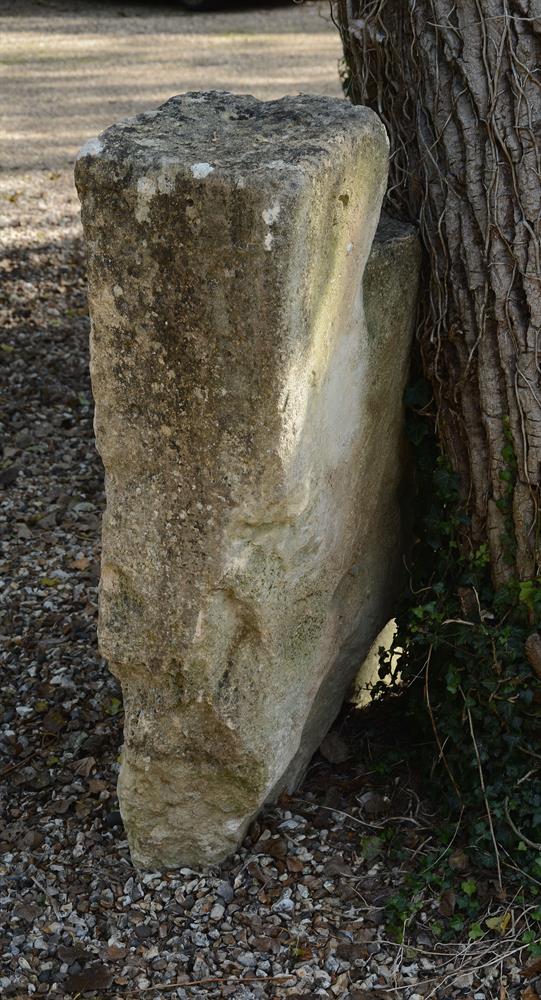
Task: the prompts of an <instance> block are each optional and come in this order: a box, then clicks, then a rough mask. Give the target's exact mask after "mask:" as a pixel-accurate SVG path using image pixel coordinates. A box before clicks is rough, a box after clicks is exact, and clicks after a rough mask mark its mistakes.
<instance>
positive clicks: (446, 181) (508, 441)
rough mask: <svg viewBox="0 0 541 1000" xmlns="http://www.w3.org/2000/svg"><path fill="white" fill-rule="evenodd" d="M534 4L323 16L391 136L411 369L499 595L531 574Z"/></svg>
mask: <svg viewBox="0 0 541 1000" xmlns="http://www.w3.org/2000/svg"><path fill="white" fill-rule="evenodd" d="M538 4H539V0H455V2H452V0H337V2H336V3H335V5H334V6H335V12H336V14H337V20H338V24H339V27H340V30H341V33H342V39H343V44H344V52H345V57H346V64H347V70H348V88H349V96H350V97H351V98H352V100H353V101H354V102H356V103H362V104H367V105H369V106H370V107H372V108H374V109H375V110H376V111H377V112H378V113H379V115H380V116H381V118H382V119H383V121H384V123H385V125H386V127H387V129H388V132H389V137H390V140H391V149H392V160H391V177H390V185H389V191H388V196H387V202H388V203H387V211H389V212H390V214H392V215H395V216H397V217H399V218H403V219H404V218H406V219H408V220H413V221H416V222H417V224H418V225H419V227H420V232H421V237H422V240H423V244H424V247H425V251H426V270H425V277H424V281H425V284H424V294H423V295H422V299H421V313H420V323H419V342H420V348H421V356H422V363H423V367H424V371H425V374H426V375H427V377H428V378H429V380H430V382H431V384H432V387H433V391H434V397H435V401H436V404H437V412H438V417H437V430H438V435H439V438H440V441H441V443H442V447H443V450H444V452H445V454H446V455H447V457H448V459H449V460H450V462H451V464H452V466H453V467H454V469H455V470H456V472H457V473H458V474H459V476H460V479H461V483H462V486H463V490H464V497H465V500H466V502H467V505H468V509H469V512H470V514H471V532H470V534H469V543H470V544H471V545H472V547H473V548H477V547H478V546H479V545H480V544H482V543H483V542H484V543H486V544H487V546H488V552H489V556H490V564H491V569H492V575H493V579H494V582H495V584H496V585H501V584H502V583H503V582H505V581H506V580H508V579H510V578H512V577H518V578H519V579H530V578H532V577H534V576H536V575H537V574H538V573H539V571H540V569H541V565H540V539H539V533H540V515H539V505H540V500H541V495H540V478H541V336H540V327H541V285H540V278H541V267H540V256H541V249H540V239H539V235H540V234H539V217H540V207H541V206H540V176H541V174H540V162H541V154H540V138H541V90H540V80H539V66H540V64H541V45H540V39H541V12H540V8H539V6H538ZM535 9H537V15H535V14H534V10H535Z"/></svg>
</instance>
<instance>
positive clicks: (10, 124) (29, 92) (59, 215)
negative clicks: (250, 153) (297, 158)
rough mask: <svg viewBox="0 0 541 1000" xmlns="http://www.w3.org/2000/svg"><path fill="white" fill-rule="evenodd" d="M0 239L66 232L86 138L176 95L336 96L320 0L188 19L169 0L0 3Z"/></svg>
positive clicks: (335, 48) (331, 40) (74, 211)
mask: <svg viewBox="0 0 541 1000" xmlns="http://www.w3.org/2000/svg"><path fill="white" fill-rule="evenodd" d="M0 39H1V41H0V83H1V87H2V94H3V100H2V105H1V108H0V246H1V245H3V246H4V247H5V248H6V249H8V248H9V247H13V246H18V247H23V246H28V245H30V244H32V243H43V242H44V240H48V239H50V238H51V237H52V238H53V239H62V238H65V237H69V236H72V235H74V234H75V232H76V231H77V228H78V203H77V199H76V196H75V190H74V187H73V180H72V165H73V160H74V157H75V155H76V153H77V150H78V149H79V148H80V146H81V145H82V144H83V142H85V141H86V139H88V138H89V137H90V136H93V135H96V134H97V133H98V132H100V131H101V130H102V129H104V128H106V127H107V125H109V124H111V123H112V122H114V121H118V120H119V119H121V118H126V117H128V116H130V115H134V114H138V113H139V112H141V111H143V110H146V109H148V108H151V107H153V106H155V105H157V104H159V103H160V102H162V101H164V100H166V99H167V98H168V97H170V96H171V95H172V94H178V93H182V92H183V91H187V90H201V89H226V90H227V89H229V90H232V91H237V92H244V93H246V92H249V93H252V94H254V95H255V96H256V97H259V98H273V97H280V96H281V95H282V94H286V93H297V92H299V91H304V92H305V93H321V94H329V95H332V96H340V95H341V90H340V83H339V79H338V61H339V58H340V51H341V50H340V42H339V38H338V33H337V31H336V29H335V28H334V26H333V24H332V23H331V20H330V16H329V8H328V4H327V2H326V0H320V2H317V0H316V2H307V3H306V4H303V5H302V6H298V5H295V4H293V3H289V4H287V3H285V4H273V5H270V4H267V5H262V6H257V5H254V6H252V7H250V6H248V7H246V8H245V9H244V10H239V9H236V10H233V9H231V10H224V11H223V12H220V13H214V14H188V13H186V12H185V11H184V10H183V9H182V8H181V6H180V4H178V3H174V2H169V3H163V2H158V3H144V2H139V3H137V2H135V3H134V2H131V3H125V2H122V0H101V2H99V0H93V2H88V0H70V2H68V0H17V2H16V3H14V2H13V0H0Z"/></svg>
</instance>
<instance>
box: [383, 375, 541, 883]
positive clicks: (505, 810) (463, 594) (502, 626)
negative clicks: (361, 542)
mask: <svg viewBox="0 0 541 1000" xmlns="http://www.w3.org/2000/svg"><path fill="white" fill-rule="evenodd" d="M430 399H431V394H430V389H429V387H428V385H427V384H426V383H425V382H424V381H419V382H417V383H415V384H414V385H412V386H411V388H410V389H409V390H408V394H407V399H406V403H407V428H408V436H409V439H410V441H411V443H412V446H413V451H414V454H415V458H416V470H417V488H416V500H415V510H416V520H415V528H414V544H413V546H412V550H411V553H410V555H409V559H408V571H409V575H410V581H409V588H408V594H407V595H406V597H405V598H404V600H403V603H402V606H401V607H400V610H399V613H398V615H397V633H396V636H395V639H394V643H393V647H392V649H390V650H388V651H386V652H383V651H382V653H381V666H380V678H381V680H380V682H379V683H378V684H377V686H376V689H375V694H376V696H377V697H389V695H391V696H392V695H393V694H395V695H400V696H401V697H402V698H403V699H404V707H405V709H406V711H407V713H408V714H409V716H410V720H409V721H410V722H412V721H413V723H414V725H416V727H417V728H418V731H419V733H420V737H421V738H420V740H419V743H420V744H423V747H422V753H421V754H420V755H419V757H420V759H419V760H418V761H417V764H418V765H419V764H420V766H421V767H423V768H424V771H425V773H426V777H427V780H428V781H429V782H430V785H431V786H432V789H434V790H435V791H436V798H437V800H439V802H440V803H442V802H444V804H445V806H446V808H447V810H448V812H449V813H450V814H452V815H455V816H456V817H457V818H458V817H461V829H462V833H463V835H464V836H465V837H466V838H467V841H468V842H469V846H470V848H471V850H472V851H474V852H475V854H476V858H477V862H478V863H479V864H481V865H483V866H486V867H487V868H493V866H494V864H495V863H496V865H497V867H498V869H499V874H501V873H502V872H503V873H504V875H506V876H509V877H512V876H513V875H515V876H516V877H517V878H521V879H522V881H524V875H525V874H527V875H528V877H530V878H533V879H535V880H537V881H538V884H540V885H541V783H540V780H539V779H540V776H541V681H540V680H539V678H538V677H536V675H535V673H534V671H533V669H532V667H531V666H530V664H529V662H528V659H527V657H526V654H525V642H526V639H527V638H528V636H529V635H530V634H531V633H532V632H533V631H535V629H536V628H538V627H539V623H540V622H541V586H540V584H539V580H525V581H518V580H513V581H511V582H510V583H508V584H507V585H506V586H504V587H502V588H499V589H498V590H495V589H494V588H493V586H492V583H491V577H490V572H489V558H488V551H487V547H486V545H481V546H480V547H479V548H478V549H476V550H475V551H472V550H471V549H468V546H467V541H466V540H467V539H468V537H469V534H468V527H469V522H468V517H467V515H466V513H465V510H464V508H463V505H462V502H461V494H460V489H459V483H458V481H457V478H456V476H455V474H454V473H453V472H452V471H451V470H450V468H449V466H448V465H447V463H446V461H445V459H444V458H443V457H442V455H441V453H440V451H439V447H438V444H437V441H436V438H435V435H434V421H433V414H432V413H431V403H430ZM507 442H508V443H507V444H506V447H505V449H504V453H503V459H504V470H503V473H502V480H503V481H504V482H505V483H507V484H508V487H509V488H508V489H506V490H505V491H504V498H503V500H502V501H500V503H501V505H502V509H503V510H504V513H508V514H509V518H508V521H506V523H508V536H506V538H505V539H502V547H503V551H504V552H505V551H506V549H507V551H508V552H509V556H510V557H511V556H512V554H513V549H514V544H515V542H514V537H513V532H512V518H511V508H510V504H511V497H512V490H513V483H514V480H515V472H516V462H515V457H514V454H513V450H512V447H511V445H510V441H509V436H507ZM506 504H508V507H506ZM427 743H428V744H429V745H430V746H431V747H432V753H430V754H428V753H427ZM412 752H413V751H412Z"/></svg>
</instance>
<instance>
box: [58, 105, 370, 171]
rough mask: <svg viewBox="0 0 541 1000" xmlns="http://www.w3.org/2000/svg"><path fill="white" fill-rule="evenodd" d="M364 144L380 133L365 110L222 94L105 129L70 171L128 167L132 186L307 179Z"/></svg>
mask: <svg viewBox="0 0 541 1000" xmlns="http://www.w3.org/2000/svg"><path fill="white" fill-rule="evenodd" d="M362 139H365V140H367V141H368V142H369V141H370V140H371V139H372V140H374V141H375V142H376V144H377V145H378V146H379V147H381V144H382V140H383V143H384V144H386V136H385V129H384V127H383V125H382V123H381V121H380V119H379V118H378V116H377V115H376V114H375V113H374V112H373V111H371V110H370V109H369V108H364V107H355V106H354V105H352V104H350V103H349V102H348V101H342V100H340V99H338V98H327V97H315V96H310V95H300V96H296V97H283V98H281V99H280V100H276V101H258V100H257V99H256V98H255V97H250V96H247V95H237V94H230V93H228V92H226V91H209V92H204V93H199V92H195V93H188V94H182V95H180V96H178V97H172V98H170V100H168V101H166V103H165V104H162V105H161V107H159V108H158V109H157V110H154V111H150V112H147V113H145V114H141V115H138V116H137V117H135V118H129V119H126V120H125V121H122V122H119V123H118V124H116V125H112V126H111V127H110V128H108V129H106V130H105V132H102V133H101V135H100V136H99V138H98V139H92V140H90V142H87V143H86V145H85V146H83V148H82V149H81V151H80V153H79V157H78V164H77V171H78V173H79V174H80V173H83V172H84V168H85V165H87V164H89V162H91V161H93V160H95V159H96V157H97V158H98V159H99V160H100V161H102V162H103V161H104V160H105V161H106V162H107V161H109V162H110V161H114V163H115V164H116V165H117V167H118V166H121V165H125V166H126V167H127V166H128V165H129V169H130V174H131V178H132V179H133V180H136V179H137V178H138V177H140V176H141V175H143V174H147V173H148V171H149V170H153V169H155V170H160V171H163V170H164V169H165V171H166V172H169V171H170V170H172V172H175V171H178V170H180V171H186V172H187V173H191V175H192V176H193V177H194V178H195V179H198V178H201V179H203V178H205V177H208V176H209V175H210V174H212V173H217V174H219V175H221V176H226V177H235V176H236V175H238V174H244V175H247V174H251V175H252V174H257V175H258V176H259V177H260V178H262V176H264V175H269V174H272V175H274V177H275V178H276V179H277V175H278V177H280V179H281V181H282V182H283V179H284V174H285V175H290V176H292V177H294V176H295V174H297V175H298V174H299V173H300V172H302V173H306V172H308V173H310V172H311V170H310V168H311V167H312V168H315V169H316V170H317V169H319V168H320V167H321V166H322V165H323V164H325V163H326V162H327V161H328V158H329V156H336V154H337V151H338V149H339V148H340V147H344V146H346V147H349V148H351V145H352V143H355V142H356V141H357V142H358V141H359V140H362Z"/></svg>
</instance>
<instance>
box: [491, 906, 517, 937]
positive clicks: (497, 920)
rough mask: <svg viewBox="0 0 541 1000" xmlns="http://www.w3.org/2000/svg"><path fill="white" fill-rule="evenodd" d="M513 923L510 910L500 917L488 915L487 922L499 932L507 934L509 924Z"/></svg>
mask: <svg viewBox="0 0 541 1000" xmlns="http://www.w3.org/2000/svg"><path fill="white" fill-rule="evenodd" d="M510 923H511V914H510V913H509V910H507V912H506V913H503V914H501V915H500V916H499V917H487V919H486V920H485V924H486V925H487V927H489V928H490V930H491V931H498V934H505V932H506V930H507V928H508V927H509V924H510Z"/></svg>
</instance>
